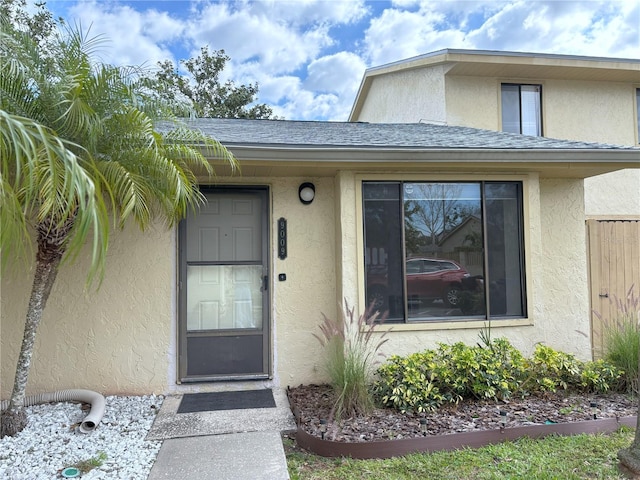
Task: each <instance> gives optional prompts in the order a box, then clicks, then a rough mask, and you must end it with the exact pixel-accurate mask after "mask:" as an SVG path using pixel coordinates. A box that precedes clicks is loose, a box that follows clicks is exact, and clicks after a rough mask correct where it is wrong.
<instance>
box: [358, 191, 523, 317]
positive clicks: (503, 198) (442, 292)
mask: <svg viewBox="0 0 640 480" xmlns="http://www.w3.org/2000/svg"><path fill="white" fill-rule="evenodd" d="M362 192H363V210H364V248H365V251H364V254H365V294H366V301H367V303H368V304H371V303H374V305H375V307H376V308H377V309H378V310H380V311H388V312H389V316H388V320H387V321H390V322H412V321H432V320H436V321H442V320H461V319H465V318H474V319H500V318H524V317H526V293H525V268H524V241H523V207H522V183H521V182H502V181H501V182H489V181H482V182H400V181H380V182H377V181H367V182H364V183H363V185H362Z"/></svg>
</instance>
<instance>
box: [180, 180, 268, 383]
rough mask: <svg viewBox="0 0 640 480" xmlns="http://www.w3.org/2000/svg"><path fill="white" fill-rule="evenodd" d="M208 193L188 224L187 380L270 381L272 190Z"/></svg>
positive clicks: (184, 231) (183, 319)
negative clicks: (269, 192) (269, 210)
mask: <svg viewBox="0 0 640 480" xmlns="http://www.w3.org/2000/svg"><path fill="white" fill-rule="evenodd" d="M203 193H204V195H205V196H206V198H207V203H206V205H203V206H202V207H201V208H200V209H199V210H198V211H197V212H189V215H188V216H187V218H186V219H185V220H183V222H182V223H181V225H180V235H179V245H180V281H179V289H180V309H179V311H180V315H179V328H180V349H179V350H180V351H179V370H180V378H181V380H182V381H209V380H216V379H220V380H222V379H230V378H266V377H268V375H269V358H270V355H269V346H270V337H269V317H268V312H269V308H268V292H267V287H268V284H269V281H268V278H269V277H268V262H267V258H268V256H267V245H268V242H267V240H268V239H267V236H268V234H267V232H268V228H267V225H268V221H267V205H268V202H267V190H266V188H265V189H231V188H218V189H207V190H203Z"/></svg>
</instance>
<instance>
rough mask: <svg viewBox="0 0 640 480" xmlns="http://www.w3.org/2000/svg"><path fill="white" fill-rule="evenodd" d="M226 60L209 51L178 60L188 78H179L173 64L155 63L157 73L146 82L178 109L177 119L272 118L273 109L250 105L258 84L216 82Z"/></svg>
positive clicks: (218, 80) (222, 52) (221, 55)
mask: <svg viewBox="0 0 640 480" xmlns="http://www.w3.org/2000/svg"><path fill="white" fill-rule="evenodd" d="M229 60H230V57H229V56H228V55H226V54H225V52H224V50H214V51H213V52H209V48H208V47H206V46H205V47H202V48H201V49H200V55H198V56H197V57H194V58H190V59H189V60H181V61H180V64H181V65H183V66H184V67H185V68H186V69H187V71H188V72H189V75H190V76H184V75H180V73H179V72H178V70H177V69H176V67H175V66H174V64H173V62H171V61H170V60H166V61H164V62H158V67H159V70H158V71H157V72H155V73H154V74H153V75H150V76H149V77H148V79H147V81H148V82H149V85H150V86H151V87H152V89H153V90H154V91H156V92H159V93H160V94H161V95H162V96H163V97H165V98H168V99H170V100H172V101H173V103H174V105H176V106H178V107H179V108H178V109H177V110H176V111H175V113H176V115H178V116H186V115H187V114H188V113H190V112H193V113H195V115H196V116H198V117H205V118H253V119H257V118H273V110H272V109H271V107H269V106H267V105H265V104H263V103H262V104H257V105H251V104H252V103H254V102H255V100H256V95H257V94H258V84H257V83H253V84H249V85H239V86H237V85H236V84H235V83H234V82H233V81H231V80H227V81H226V82H224V83H221V81H220V74H221V73H222V71H223V70H224V68H225V66H226V64H227V62H228V61H229Z"/></svg>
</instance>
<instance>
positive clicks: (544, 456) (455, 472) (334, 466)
mask: <svg viewBox="0 0 640 480" xmlns="http://www.w3.org/2000/svg"><path fill="white" fill-rule="evenodd" d="M633 433H634V432H633V430H632V429H622V430H620V431H618V432H616V433H613V434H608V435H604V434H602V435H584V434H583V435H576V436H573V437H559V436H551V437H547V438H545V439H541V440H531V439H528V438H522V439H520V440H518V441H516V442H506V443H502V444H499V445H490V446H487V447H483V448H479V449H476V450H471V449H465V450H458V451H455V452H435V453H430V454H414V455H408V456H406V457H400V458H393V459H388V460H351V459H344V458H324V457H319V456H317V455H312V454H309V453H305V452H301V451H300V450H297V449H296V448H295V444H294V442H293V441H291V440H289V439H286V438H285V451H286V452H287V462H288V465H289V475H290V477H291V480H320V479H322V480H330V479H335V480H338V479H339V480H359V479H376V480H378V479H389V480H391V479H393V480H404V479H406V480H409V479H459V480H469V479H518V480H532V479H558V480H569V479H582V478H589V479H625V478H629V477H626V476H624V475H623V474H621V473H620V471H619V470H618V459H617V457H616V454H617V452H618V450H619V449H621V448H626V447H628V446H629V445H631V442H632V440H633Z"/></svg>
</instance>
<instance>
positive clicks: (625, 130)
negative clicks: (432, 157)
mask: <svg viewBox="0 0 640 480" xmlns="http://www.w3.org/2000/svg"><path fill="white" fill-rule="evenodd" d="M438 76H441V78H440V81H442V82H444V92H445V96H444V97H443V98H445V99H446V101H445V102H444V103H442V104H438V100H439V99H434V98H427V97H431V96H432V95H440V94H441V92H442V91H443V90H442V87H440V81H439V79H438ZM503 82H512V83H532V84H541V85H542V88H543V90H542V102H543V104H542V114H543V131H544V135H545V136H547V137H551V138H559V139H564V140H580V141H586V142H601V143H611V144H617V145H637V143H636V142H637V141H638V137H637V128H638V125H637V120H636V119H637V113H636V110H635V108H636V107H635V105H636V93H635V92H636V88H639V85H637V84H631V83H624V82H603V81H578V80H560V79H545V78H499V77H481V76H477V77H475V76H461V75H446V76H445V74H444V69H443V67H442V66H434V67H429V68H422V69H414V70H407V71H397V72H394V73H392V74H388V75H383V76H378V77H375V80H374V81H373V83H372V87H371V90H370V91H369V92H368V93H367V97H366V100H365V102H364V104H363V106H362V110H361V113H360V115H359V117H358V120H360V121H366V122H385V123H386V122H407V123H411V122H419V121H421V119H427V117H429V116H430V115H431V112H432V111H433V107H432V105H434V104H438V105H439V110H438V112H441V113H440V115H441V116H438V119H439V120H440V119H444V120H446V122H447V124H448V125H459V126H468V127H474V128H483V129H488V130H500V129H501V114H500V84H501V83H503ZM436 86H438V88H436ZM394 97H395V98H396V100H397V101H394ZM442 109H444V111H442ZM638 162H639V164H640V158H639V159H638ZM585 213H586V215H588V216H604V217H607V216H609V217H613V216H626V217H637V216H638V215H640V168H639V169H627V170H624V171H620V172H613V173H609V174H605V175H599V176H597V177H593V178H588V179H586V180H585Z"/></svg>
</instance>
